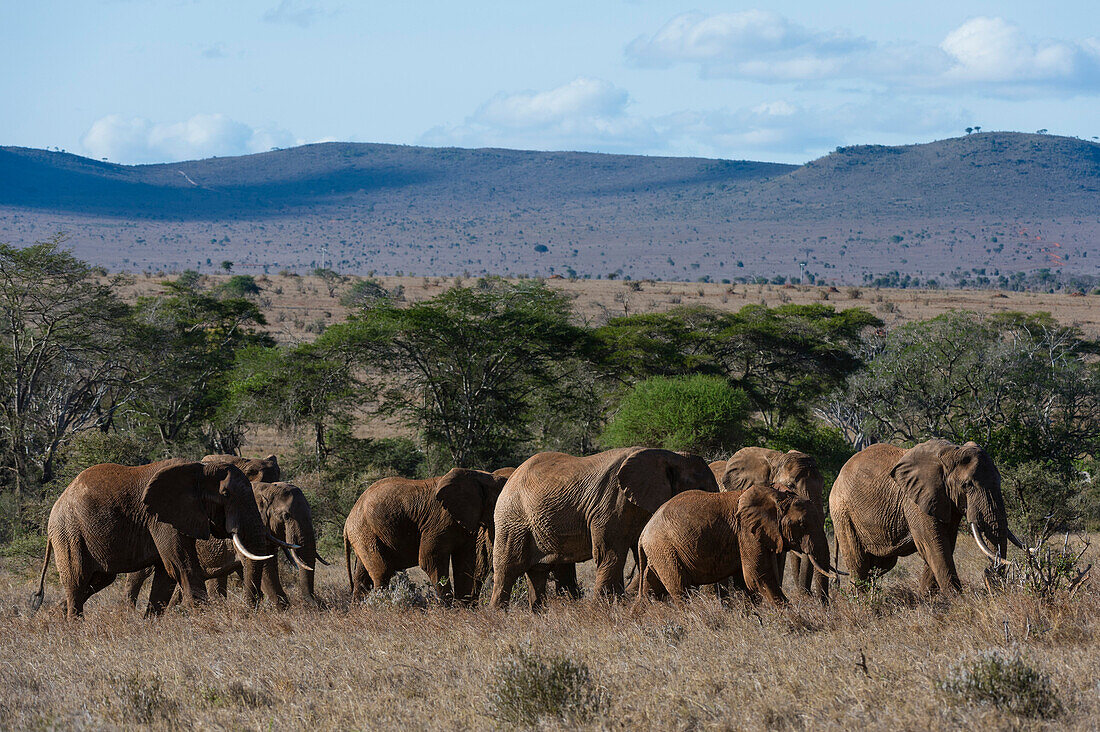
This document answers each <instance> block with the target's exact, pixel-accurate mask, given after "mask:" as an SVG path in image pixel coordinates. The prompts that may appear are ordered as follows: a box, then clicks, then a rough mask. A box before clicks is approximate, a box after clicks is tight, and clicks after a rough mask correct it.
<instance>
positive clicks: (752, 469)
mask: <svg viewBox="0 0 1100 732" xmlns="http://www.w3.org/2000/svg"><path fill="white" fill-rule="evenodd" d="M718 482H719V483H720V484H721V486H722V490H724V491H736V490H745V489H746V488H748V487H750V486H754V485H773V484H776V485H780V486H784V487H787V488H789V489H790V490H792V491H794V492H795V493H796V494H797V495H798V496H799V497H801V498H805V499H806V500H808V501H810V502H812V503H813V504H814V505H815V506H817V507H818V509H819V510H820V511H821V512H822V513H823V514H824V512H825V497H824V488H825V479H824V478H823V477H822V476H821V471H820V470H818V469H817V461H816V460H814V459H813V458H812V457H810V456H809V455H807V454H806V453H804V452H799V451H798V450H790V451H788V452H780V451H779V450H769V449H768V448H766V447H743V448H741V449H740V450H738V451H737V452H735V453H734V454H733V457H731V458H730V459H729V460H728V461H726V469H725V471H723V473H722V477H721V478H720V479H719V481H718ZM784 565H786V566H787V567H789V568H790V572H791V576H792V577H793V578H794V582H795V585H796V586H797V587H798V588H799V589H800V590H801V591H803V592H805V593H807V594H816V595H817V596H818V597H820V598H821V599H822V600H823V601H825V600H828V599H829V582H828V581H827V580H826V578H825V576H824V575H822V574H821V573H820V572H814V569H813V567H811V566H810V563H809V562H807V561H803V559H802V557H800V556H799V555H798V554H794V553H792V554H791V555H790V556H783V557H780V558H779V579H780V582H782V580H783V567H784Z"/></svg>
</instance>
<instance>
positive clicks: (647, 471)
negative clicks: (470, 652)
mask: <svg viewBox="0 0 1100 732" xmlns="http://www.w3.org/2000/svg"><path fill="white" fill-rule="evenodd" d="M693 489H694V490H706V491H711V492H717V490H718V484H717V482H716V481H715V479H714V474H713V473H712V472H711V470H710V468H709V467H708V466H707V463H706V462H705V461H704V460H703V459H702V458H700V457H698V456H695V455H683V454H680V453H676V452H672V451H670V450H657V449H649V448H639V447H634V448H621V449H617V450H608V451H607V452H602V453H599V454H597V455H591V456H589V457H574V456H572V455H565V454H563V453H559V452H544V453H540V454H538V455H535V456H534V457H531V458H529V459H528V460H527V461H526V462H524V463H523V464H522V465H520V466H519V467H518V468H517V469H516V472H515V473H513V474H512V476H511V477H510V478H509V479H508V482H507V484H506V485H505V486H504V490H503V491H501V494H500V498H499V499H498V500H497V505H496V511H495V513H494V523H495V525H496V537H495V541H494V544H493V595H492V599H491V601H490V604H491V605H492V607H494V608H503V607H505V606H506V605H507V604H508V598H509V597H510V595H511V592H512V587H513V585H514V584H515V582H516V580H517V579H519V577H520V575H523V574H526V575H527V582H528V588H529V590H530V601H531V607H532V609H538V608H540V607H541V606H542V604H543V602H544V600H545V591H546V580H547V576H548V573H549V572H550V570H551V569H553V568H554V567H555V566H556V565H562V564H576V563H577V562H584V561H587V560H589V559H595V561H596V585H595V591H596V593H597V594H601V595H622V594H623V591H624V587H623V566H624V565H625V563H626V558H627V555H628V554H629V553H630V552H631V550H632V549H633V548H635V547H636V546H637V541H638V535H639V534H640V533H641V531H642V527H643V526H645V523H646V521H648V520H649V517H650V516H652V515H653V512H654V511H656V510H657V509H658V508H660V506H661V504H663V503H664V502H665V501H667V500H668V499H669V498H671V497H672V496H674V495H676V494H677V493H680V492H682V491H685V490H693Z"/></svg>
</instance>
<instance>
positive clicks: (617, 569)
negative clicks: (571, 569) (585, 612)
mask: <svg viewBox="0 0 1100 732" xmlns="http://www.w3.org/2000/svg"><path fill="white" fill-rule="evenodd" d="M608 533H609V532H607V531H606V530H604V531H593V532H592V558H593V559H594V560H595V562H596V586H595V594H596V595H602V596H604V597H607V596H616V597H622V595H623V593H624V592H625V591H626V588H625V587H624V586H623V570H624V569H625V568H626V556H627V554H629V549H628V547H629V546H630V543H626V544H625V546H619V544H620V543H621V542H616V541H614V540H613V539H614V538H615V537H613V536H609V535H608ZM633 543H635V544H636V543H637V541H635V542H633Z"/></svg>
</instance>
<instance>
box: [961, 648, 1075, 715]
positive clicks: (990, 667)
mask: <svg viewBox="0 0 1100 732" xmlns="http://www.w3.org/2000/svg"><path fill="white" fill-rule="evenodd" d="M940 688H941V689H943V691H945V692H947V693H948V694H949V695H951V696H954V697H956V698H958V699H961V700H962V701H965V702H970V703H972V704H989V705H992V706H994V707H996V708H997V709H999V710H1001V711H1002V712H1008V713H1009V714H1015V715H1017V716H1020V717H1033V718H1041V719H1052V718H1054V717H1057V716H1058V715H1060V714H1061V713H1062V703H1061V701H1059V699H1058V695H1057V694H1056V693H1055V691H1054V685H1053V684H1052V683H1051V679H1050V676H1049V675H1047V674H1045V673H1043V672H1042V671H1039V670H1038V669H1036V668H1033V667H1032V666H1030V665H1029V664H1028V663H1027V661H1026V660H1025V659H1023V658H1021V657H1020V656H1019V655H1014V656H1012V657H1010V658H1006V657H1004V656H1002V655H1001V654H1000V653H998V652H997V651H990V652H988V653H983V654H981V655H979V656H978V657H977V658H975V659H973V660H970V661H964V662H963V663H961V664H959V665H958V666H956V667H955V668H954V669H952V671H951V673H950V675H948V677H947V678H946V679H944V680H943V681H942V682H940Z"/></svg>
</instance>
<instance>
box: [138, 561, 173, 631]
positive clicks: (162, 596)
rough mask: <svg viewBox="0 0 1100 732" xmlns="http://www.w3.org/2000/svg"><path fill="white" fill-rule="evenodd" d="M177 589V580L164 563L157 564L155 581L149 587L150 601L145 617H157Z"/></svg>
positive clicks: (154, 574) (146, 607)
mask: <svg viewBox="0 0 1100 732" xmlns="http://www.w3.org/2000/svg"><path fill="white" fill-rule="evenodd" d="M175 590H176V581H175V580H174V579H172V576H171V575H170V574H169V573H168V570H167V569H165V568H164V566H163V565H157V567H156V569H155V570H154V572H153V583H152V585H151V586H150V587H149V602H148V604H147V605H146V606H145V617H147V618H149V617H156V616H158V615H160V614H161V613H163V612H164V609H165V608H166V607H168V603H169V602H170V601H171V599H172V593H173V592H174V591H175Z"/></svg>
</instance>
